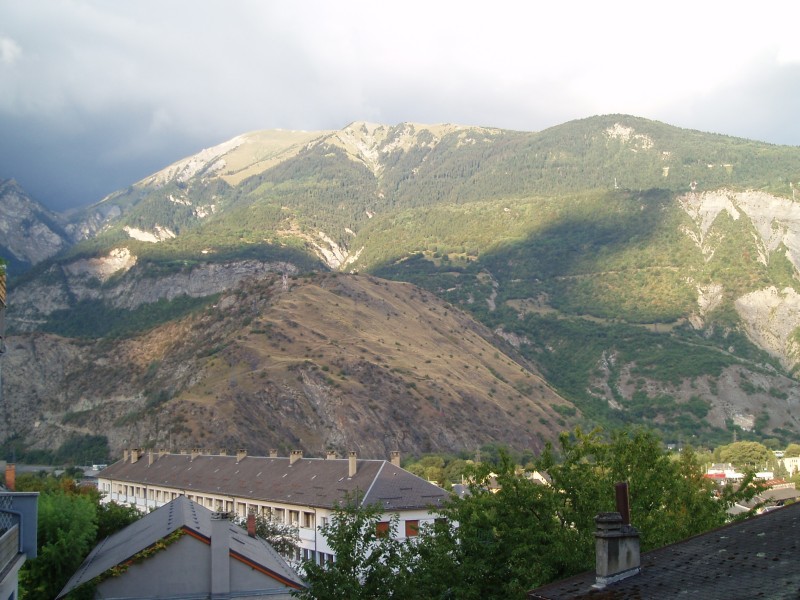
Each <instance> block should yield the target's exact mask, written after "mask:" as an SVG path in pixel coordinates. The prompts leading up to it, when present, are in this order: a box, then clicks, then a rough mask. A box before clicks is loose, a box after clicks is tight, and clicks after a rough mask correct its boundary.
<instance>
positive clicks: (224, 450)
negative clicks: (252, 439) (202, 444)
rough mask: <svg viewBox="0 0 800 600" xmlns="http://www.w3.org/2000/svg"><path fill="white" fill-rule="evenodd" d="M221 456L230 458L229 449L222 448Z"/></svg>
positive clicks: (220, 450)
mask: <svg viewBox="0 0 800 600" xmlns="http://www.w3.org/2000/svg"><path fill="white" fill-rule="evenodd" d="M219 455H220V456H228V449H227V448H220V449H219Z"/></svg>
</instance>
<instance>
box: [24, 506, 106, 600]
mask: <svg viewBox="0 0 800 600" xmlns="http://www.w3.org/2000/svg"><path fill="white" fill-rule="evenodd" d="M96 533H97V514H96V507H95V504H94V502H93V500H92V499H91V498H89V497H87V496H82V495H78V494H65V493H49V494H42V495H40V496H39V520H38V532H37V535H38V542H37V543H38V547H39V549H38V556H37V557H36V558H35V559H33V560H30V561H27V562H26V563H25V565H24V567H23V569H22V570H21V571H20V591H21V592H22V593H21V598H23V600H52V599H53V598H55V597H56V596H57V595H58V593H59V592H60V591H61V589H62V588H63V587H64V585H65V584H66V583H67V581H68V580H69V578H70V577H71V576H72V574H73V573H74V572H75V571H76V569H77V568H78V567H79V566H80V564H81V562H83V559H84V557H85V556H86V555H87V554H89V551H90V550H91V549H92V547H93V545H94V543H95V539H96Z"/></svg>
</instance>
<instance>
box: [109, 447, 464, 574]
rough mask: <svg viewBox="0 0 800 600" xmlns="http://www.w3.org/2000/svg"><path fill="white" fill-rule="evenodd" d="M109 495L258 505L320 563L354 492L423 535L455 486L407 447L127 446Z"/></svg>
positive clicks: (232, 507) (221, 506)
mask: <svg viewBox="0 0 800 600" xmlns="http://www.w3.org/2000/svg"><path fill="white" fill-rule="evenodd" d="M97 482H98V489H99V490H100V492H101V493H103V494H104V499H105V500H106V501H111V500H113V501H115V502H118V503H126V504H130V505H132V506H135V507H137V508H139V509H140V510H142V511H148V510H150V509H152V508H156V507H159V506H162V505H163V504H165V503H167V502H170V501H171V500H174V499H176V498H178V497H179V496H186V497H187V498H188V499H189V500H193V501H195V502H197V503H198V504H200V505H201V506H204V507H206V508H208V509H210V510H215V511H224V512H230V513H234V514H236V515H237V516H239V517H245V516H246V515H247V514H249V513H251V512H254V513H256V514H258V515H262V516H264V517H266V518H269V519H273V520H275V521H278V522H281V523H287V524H290V525H295V526H297V528H298V531H299V536H300V542H299V549H298V555H297V556H296V557H295V558H297V559H301V558H302V559H303V560H313V561H315V562H317V563H321V562H322V561H330V560H333V552H332V550H331V548H330V547H329V546H328V544H327V542H326V541H325V538H324V537H323V536H322V534H321V533H320V527H322V526H323V525H326V524H327V523H328V522H329V519H330V518H331V516H332V514H333V511H334V508H335V507H336V506H337V505H339V504H340V503H341V502H342V501H344V500H345V499H346V498H348V497H350V498H356V497H358V498H360V499H361V502H362V503H363V504H365V505H372V504H379V505H380V506H381V507H382V508H383V510H384V515H385V519H384V520H382V521H381V524H380V525H379V527H381V528H387V527H388V526H389V522H390V520H391V518H392V516H393V515H397V516H398V518H399V527H398V528H399V531H394V532H393V535H394V537H397V538H399V539H404V538H406V537H413V536H416V535H417V530H418V528H419V526H420V525H421V524H423V523H426V522H432V521H433V520H434V519H435V518H436V511H437V509H438V508H439V507H441V506H443V505H444V503H445V502H446V500H447V499H448V498H449V494H448V493H447V492H446V491H445V490H443V489H442V488H440V487H437V486H435V485H433V484H432V483H429V482H427V481H425V480H424V479H422V478H420V477H417V476H416V475H413V474H411V473H409V472H408V471H406V470H405V469H402V468H400V456H399V453H396V452H395V453H393V455H392V460H391V461H386V460H363V459H358V458H357V456H356V453H355V452H351V453H350V455H349V457H348V458H346V459H340V458H337V457H336V455H335V454H334V453H328V456H327V458H325V459H322V458H304V457H303V454H302V452H299V451H295V452H292V454H291V456H289V457H288V458H286V457H278V456H277V453H275V452H271V453H270V456H268V457H264V456H248V455H247V453H246V452H244V451H239V452H237V453H236V455H227V454H204V453H201V452H200V451H199V450H195V451H192V452H191V453H187V454H170V453H167V452H165V451H161V452H153V451H151V452H147V453H144V452H142V451H140V450H131V451H125V453H124V455H123V459H122V460H121V461H118V462H116V463H114V464H113V465H111V466H109V467H108V468H106V469H104V470H103V471H101V472H100V473H99V474H98V477H97Z"/></svg>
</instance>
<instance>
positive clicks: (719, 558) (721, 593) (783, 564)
mask: <svg viewBox="0 0 800 600" xmlns="http://www.w3.org/2000/svg"><path fill="white" fill-rule="evenodd" d="M798 546H800V503H795V504H791V505H789V506H786V507H783V508H778V509H775V510H772V511H770V512H767V513H764V514H762V515H760V516H757V517H751V518H749V519H746V520H744V521H739V522H736V523H732V524H730V525H726V526H725V527H721V528H719V529H715V530H713V531H709V532H707V533H703V534H701V535H697V536H695V537H692V538H689V539H688V540H684V541H682V542H678V543H676V544H672V545H669V546H665V547H664V548H659V549H658V550H653V551H651V552H648V553H646V554H643V555H642V557H641V567H642V572H641V573H639V574H638V575H634V576H632V577H629V578H627V579H623V580H622V581H619V582H617V583H613V584H610V585H608V586H607V587H605V588H603V589H594V588H592V585H593V584H594V583H595V574H594V572H592V573H583V574H581V575H576V576H575V577H572V578H570V579H565V580H563V581H559V582H556V583H551V584H549V585H545V586H543V587H540V588H537V589H535V590H533V591H531V592H529V593H528V598H529V599H531V600H534V599H536V600H567V599H569V600H577V599H582V598H589V599H593V600H634V599H636V600H661V599H663V598H693V599H698V600H717V599H719V598H728V599H733V598H770V599H776V600H778V599H789V598H792V599H794V600H796V599H797V598H798V597H800V569H798V556H800V555H798V550H799V549H800V548H799V547H798Z"/></svg>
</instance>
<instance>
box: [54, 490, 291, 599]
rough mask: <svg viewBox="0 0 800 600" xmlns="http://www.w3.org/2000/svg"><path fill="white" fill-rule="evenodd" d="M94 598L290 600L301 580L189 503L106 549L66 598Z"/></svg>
mask: <svg viewBox="0 0 800 600" xmlns="http://www.w3.org/2000/svg"><path fill="white" fill-rule="evenodd" d="M83 586H91V587H93V588H94V595H93V597H94V598H116V599H119V600H122V599H126V598H130V599H133V598H154V599H162V600H167V599H176V600H177V599H178V598H184V599H185V598H215V599H216V600H225V599H227V598H270V599H272V600H275V599H283V600H288V599H289V598H291V597H292V595H291V593H292V591H293V590H300V589H303V588H304V587H305V585H304V583H303V581H302V579H301V578H300V577H299V576H298V575H297V573H295V571H294V570H293V569H292V568H291V567H290V566H289V565H288V564H287V563H286V561H285V560H284V559H283V558H282V557H281V556H280V555H279V554H278V553H277V552H276V551H275V550H274V549H273V548H272V546H270V545H269V544H268V543H267V542H265V541H264V540H262V539H260V538H257V537H255V536H254V535H250V534H248V532H247V531H245V530H244V529H242V528H241V527H239V526H237V525H235V524H234V523H232V522H231V521H230V515H228V514H227V513H212V511H210V510H208V509H207V508H205V507H203V506H200V505H199V504H197V503H196V502H192V501H191V500H189V499H188V498H186V497H185V496H180V497H178V498H176V499H175V500H172V501H170V502H169V503H167V504H165V505H164V506H162V507H160V508H158V509H157V510H155V511H153V512H151V513H149V514H147V515H145V516H144V517H142V518H141V519H139V520H138V521H136V522H134V523H132V524H130V525H128V526H127V527H126V528H125V529H122V530H120V531H118V532H117V533H115V534H113V535H111V536H109V537H107V538H106V539H105V540H104V541H102V542H100V543H99V544H98V545H97V546H96V547H95V548H94V550H92V552H91V553H90V554H89V556H87V557H86V560H84V561H83V564H82V565H81V566H80V568H79V569H78V571H77V572H76V573H75V574H74V575H73V576H72V578H71V579H70V580H69V581H68V582H67V585H66V586H65V587H64V589H63V590H61V593H60V594H59V595H58V598H63V597H64V596H66V595H67V594H69V593H70V592H72V591H74V590H76V589H78V588H80V587H83Z"/></svg>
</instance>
